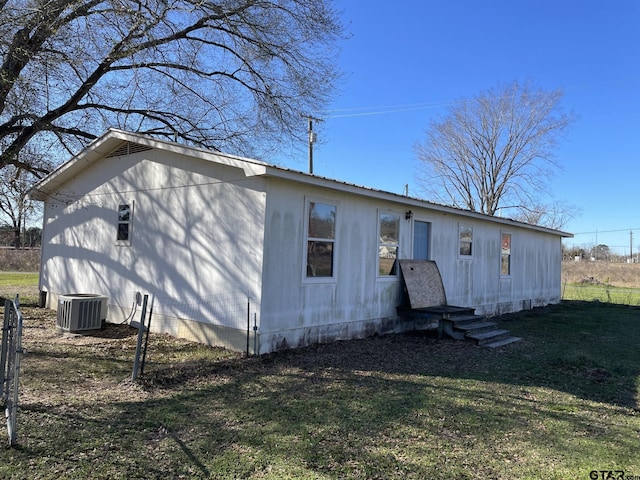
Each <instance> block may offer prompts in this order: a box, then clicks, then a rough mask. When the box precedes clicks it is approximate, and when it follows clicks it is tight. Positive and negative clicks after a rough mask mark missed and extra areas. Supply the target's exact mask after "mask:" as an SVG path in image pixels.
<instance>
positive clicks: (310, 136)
mask: <svg viewBox="0 0 640 480" xmlns="http://www.w3.org/2000/svg"><path fill="white" fill-rule="evenodd" d="M308 119H309V173H313V119H312V118H311V117H308Z"/></svg>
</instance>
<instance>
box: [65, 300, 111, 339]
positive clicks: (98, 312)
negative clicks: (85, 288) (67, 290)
mask: <svg viewBox="0 0 640 480" xmlns="http://www.w3.org/2000/svg"><path fill="white" fill-rule="evenodd" d="M106 318H107V297H105V296H104V295H96V294H93V293H73V294H67V295H58V316H57V318H56V326H57V327H58V328H59V329H61V330H63V331H65V332H71V333H75V332H83V331H88V330H99V329H101V328H102V322H103V320H105V319H106Z"/></svg>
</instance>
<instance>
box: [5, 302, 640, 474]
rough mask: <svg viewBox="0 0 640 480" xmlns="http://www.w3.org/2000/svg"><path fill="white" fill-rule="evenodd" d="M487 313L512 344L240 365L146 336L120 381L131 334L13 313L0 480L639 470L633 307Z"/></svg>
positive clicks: (427, 340)
mask: <svg viewBox="0 0 640 480" xmlns="http://www.w3.org/2000/svg"><path fill="white" fill-rule="evenodd" d="M501 321H502V322H504V323H505V327H506V328H508V329H510V330H511V331H512V333H513V334H515V335H518V336H521V337H523V338H524V341H522V342H520V343H517V344H513V345H510V346H507V347H503V348H500V349H496V350H491V349H484V348H479V347H474V346H469V345H467V344H463V343H460V342H454V341H449V340H443V341H440V342H436V341H435V340H434V339H433V338H432V337H431V336H430V335H428V334H425V333H415V334H411V335H397V336H384V337H376V338H370V339H365V340H357V341H349V342H337V343H333V344H328V345H317V346H313V347H309V348H304V349H299V350H294V351H285V352H280V353H277V354H272V355H265V356H263V357H259V358H249V359H246V358H243V357H242V356H241V355H237V354H234V353H230V352H228V351H225V350H222V349H213V348H207V347H204V346H201V345H197V344H193V343H189V342H184V341H181V340H176V339H172V338H170V337H168V336H164V335H152V336H151V339H150V343H149V353H148V361H149V363H148V365H147V367H146V371H145V376H144V377H143V378H142V379H141V380H140V381H138V382H136V383H131V382H130V381H129V378H130V375H131V368H132V364H133V352H134V350H135V341H136V336H135V330H133V329H131V328H129V327H127V326H124V325H110V326H108V327H107V328H106V329H105V330H104V331H102V332H100V333H99V334H97V335H95V336H79V335H69V334H64V335H62V334H59V333H57V332H56V330H55V328H54V316H53V315H52V314H51V313H50V312H45V311H43V310H39V309H27V310H26V317H25V330H24V341H23V346H24V347H25V349H26V355H25V357H24V361H23V370H22V382H21V383H22V386H21V408H20V411H19V417H18V443H19V445H18V447H17V448H13V449H8V448H7V449H2V450H0V478H15V479H20V478H25V479H27V478H28V479H31V478H39V479H60V478H65V479H67V478H71V479H74V478H77V479H85V478H94V479H120V478H122V479H125V478H126V479H150V478H176V479H177V478H196V479H198V478H221V479H226V478H229V479H231V478H247V479H287V478H289V479H294V478H295V479H344V478H353V479H365V478H366V479H373V478H380V479H388V478H403V479H405V478H408V479H411V478H413V479H425V478H434V479H435V478H438V479H440V478H456V479H487V478H491V479H514V478H517V479H540V478H545V479H589V478H596V477H594V476H593V475H594V474H593V473H592V472H594V471H612V472H615V471H624V475H625V476H631V475H637V476H640V450H639V449H638V445H639V444H640V410H639V402H640V397H639V390H638V389H639V384H638V381H639V378H640V309H639V308H634V307H628V306H621V305H610V304H603V303H587V302H567V303H563V304H562V305H558V306H555V307H551V308H547V309H542V310H534V311H530V312H526V313H522V314H518V315H513V316H511V317H509V318H508V319H502V320H501ZM614 474H615V475H619V473H612V475H614ZM597 475H602V474H601V473H597ZM597 478H607V477H602V476H598V477H597ZM611 478H620V477H617V476H616V477H614V476H612V477H611Z"/></svg>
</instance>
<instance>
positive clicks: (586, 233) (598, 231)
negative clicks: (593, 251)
mask: <svg viewBox="0 0 640 480" xmlns="http://www.w3.org/2000/svg"><path fill="white" fill-rule="evenodd" d="M633 230H640V227H635V228H622V229H620V230H594V231H593V232H579V233H574V234H573V236H574V237H575V236H576V235H592V234H594V233H597V234H600V233H620V232H628V231H633Z"/></svg>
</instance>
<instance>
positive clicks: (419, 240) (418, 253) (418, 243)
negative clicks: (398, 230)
mask: <svg viewBox="0 0 640 480" xmlns="http://www.w3.org/2000/svg"><path fill="white" fill-rule="evenodd" d="M430 227H431V224H430V223H428V222H417V221H416V222H414V223H413V259H414V260H429V229H430Z"/></svg>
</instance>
